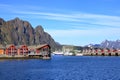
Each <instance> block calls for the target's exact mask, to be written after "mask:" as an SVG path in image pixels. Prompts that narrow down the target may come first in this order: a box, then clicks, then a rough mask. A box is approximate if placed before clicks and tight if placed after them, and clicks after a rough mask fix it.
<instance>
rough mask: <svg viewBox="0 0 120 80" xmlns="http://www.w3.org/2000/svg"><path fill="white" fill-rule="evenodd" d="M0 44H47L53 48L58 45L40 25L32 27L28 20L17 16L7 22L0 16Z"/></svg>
mask: <svg viewBox="0 0 120 80" xmlns="http://www.w3.org/2000/svg"><path fill="white" fill-rule="evenodd" d="M0 44H1V45H6V44H15V45H22V44H26V45H39V44H49V45H50V46H51V47H52V48H53V49H55V48H59V47H60V45H58V44H57V43H56V42H55V41H54V39H53V38H52V37H51V36H50V35H49V34H48V33H46V32H44V29H43V28H42V26H37V27H36V28H35V29H34V28H33V27H32V26H31V24H30V23H29V22H27V21H23V20H20V19H19V18H15V19H13V20H10V21H7V22H6V21H4V20H3V19H2V18H0Z"/></svg>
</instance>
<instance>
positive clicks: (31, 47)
mask: <svg viewBox="0 0 120 80" xmlns="http://www.w3.org/2000/svg"><path fill="white" fill-rule="evenodd" d="M45 46H49V44H41V45H34V46H29V47H28V48H29V49H40V48H43V47H45ZM49 47H50V46H49Z"/></svg>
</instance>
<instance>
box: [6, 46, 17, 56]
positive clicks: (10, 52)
mask: <svg viewBox="0 0 120 80" xmlns="http://www.w3.org/2000/svg"><path fill="white" fill-rule="evenodd" d="M5 54H6V55H10V56H15V55H17V49H16V47H15V45H13V44H12V45H10V46H9V47H8V48H6V51H5Z"/></svg>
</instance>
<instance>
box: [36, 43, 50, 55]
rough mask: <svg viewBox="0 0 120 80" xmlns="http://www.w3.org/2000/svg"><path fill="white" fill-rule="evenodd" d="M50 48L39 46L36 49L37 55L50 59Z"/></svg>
mask: <svg viewBox="0 0 120 80" xmlns="http://www.w3.org/2000/svg"><path fill="white" fill-rule="evenodd" d="M50 52H51V51H50V46H49V45H48V44H44V45H40V46H38V47H37V48H36V53H37V54H42V55H43V56H49V57H50Z"/></svg>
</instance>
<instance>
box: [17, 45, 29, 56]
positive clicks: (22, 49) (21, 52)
mask: <svg viewBox="0 0 120 80" xmlns="http://www.w3.org/2000/svg"><path fill="white" fill-rule="evenodd" d="M28 52H29V51H28V47H27V46H26V45H22V46H21V47H20V48H19V49H18V55H27V54H28Z"/></svg>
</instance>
